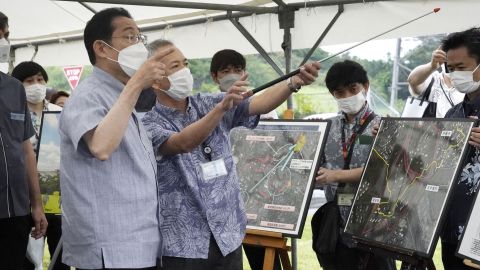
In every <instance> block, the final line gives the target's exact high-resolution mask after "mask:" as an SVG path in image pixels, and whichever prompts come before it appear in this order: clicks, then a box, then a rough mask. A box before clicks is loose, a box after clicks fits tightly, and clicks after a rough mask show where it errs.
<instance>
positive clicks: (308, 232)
mask: <svg viewBox="0 0 480 270" xmlns="http://www.w3.org/2000/svg"><path fill="white" fill-rule="evenodd" d="M311 219H312V216H308V217H307V221H306V223H305V229H304V231H303V236H302V239H298V240H297V249H298V254H297V269H298V270H315V269H322V268H321V267H320V264H319V263H318V261H317V256H316V255H315V253H314V252H313V249H312V228H311V225H310V221H311ZM439 242H440V241H439ZM440 248H441V247H440V244H438V245H437V248H436V250H435V255H434V257H433V261H434V263H435V266H436V268H437V270H444V268H443V264H442V257H441V251H440V250H441V249H440ZM243 257H244V258H243V269H244V270H250V267H249V265H248V261H247V259H246V258H245V255H244V256H243ZM397 269H400V262H397Z"/></svg>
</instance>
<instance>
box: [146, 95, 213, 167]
mask: <svg viewBox="0 0 480 270" xmlns="http://www.w3.org/2000/svg"><path fill="white" fill-rule="evenodd" d="M189 101H190V103H191V104H192V107H193V108H194V109H195V111H196V112H197V117H198V118H201V117H200V110H199V109H198V106H197V104H196V103H195V102H194V101H193V99H191V98H189ZM155 110H156V111H157V112H158V114H160V115H161V116H162V117H163V118H165V120H167V121H168V122H169V123H170V125H171V126H172V127H173V129H174V130H175V131H176V132H180V128H178V126H177V125H176V124H175V123H174V122H173V121H172V119H170V118H169V117H167V116H166V115H165V114H164V113H163V112H162V111H161V110H160V109H159V108H157V107H156V106H155ZM202 153H203V156H204V157H205V159H207V160H209V161H211V160H212V148H211V147H210V146H209V145H208V143H207V142H206V141H204V142H203V143H202Z"/></svg>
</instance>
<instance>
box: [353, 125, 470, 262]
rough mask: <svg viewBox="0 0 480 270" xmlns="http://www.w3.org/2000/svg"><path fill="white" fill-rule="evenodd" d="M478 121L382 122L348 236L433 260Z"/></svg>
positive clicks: (354, 207)
mask: <svg viewBox="0 0 480 270" xmlns="http://www.w3.org/2000/svg"><path fill="white" fill-rule="evenodd" d="M474 121H475V120H469V119H418V118H416V119H413V118H410V119H406V118H382V121H381V124H380V128H379V131H378V134H377V136H376V138H375V141H374V144H373V146H372V149H371V151H370V155H369V157H368V160H367V164H366V166H365V169H364V171H363V174H362V179H361V182H360V184H359V188H358V190H357V193H356V195H355V199H354V202H353V205H352V210H351V212H350V215H349V217H348V220H347V225H346V228H345V232H346V233H347V234H351V235H352V236H353V237H354V238H355V239H357V240H358V241H359V242H362V243H367V244H371V245H376V246H380V247H383V248H385V249H388V250H393V251H398V252H405V253H409V254H412V253H414V254H417V255H418V256H420V257H425V258H430V257H431V256H432V255H433V252H434V249H435V245H436V242H437V240H438V233H439V230H440V229H441V224H442V217H443V213H444V210H445V207H446V204H447V202H448V198H449V194H450V193H451V189H452V186H453V182H454V180H455V179H456V178H457V176H458V174H459V173H460V171H461V169H462V168H461V167H462V162H463V158H464V156H465V152H466V150H467V149H468V147H467V146H468V143H467V142H468V137H469V134H470V130H471V128H472V127H473V124H474Z"/></svg>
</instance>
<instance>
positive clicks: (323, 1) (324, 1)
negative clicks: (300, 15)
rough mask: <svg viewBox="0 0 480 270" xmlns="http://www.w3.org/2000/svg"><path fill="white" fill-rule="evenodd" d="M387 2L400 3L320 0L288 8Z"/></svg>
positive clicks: (383, 0) (367, 0)
mask: <svg viewBox="0 0 480 270" xmlns="http://www.w3.org/2000/svg"><path fill="white" fill-rule="evenodd" d="M387 1H398V0H320V1H307V2H304V1H302V2H298V3H289V4H288V7H290V8H311V7H326V6H336V5H339V4H341V5H347V4H364V3H373V2H387Z"/></svg>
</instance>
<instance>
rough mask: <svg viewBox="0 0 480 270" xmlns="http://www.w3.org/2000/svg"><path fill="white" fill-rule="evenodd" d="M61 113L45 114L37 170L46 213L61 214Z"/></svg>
mask: <svg viewBox="0 0 480 270" xmlns="http://www.w3.org/2000/svg"><path fill="white" fill-rule="evenodd" d="M59 118H60V112H59V111H57V112H43V115H42V125H41V128H40V139H39V142H38V155H37V170H38V178H39V180H40V193H41V194H42V200H43V208H44V210H45V213H49V214H60V213H61V210H60V134H59V133H58V119H59Z"/></svg>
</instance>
